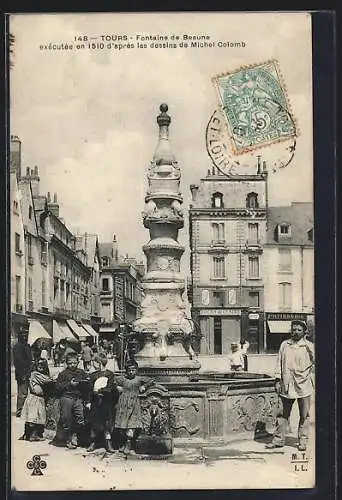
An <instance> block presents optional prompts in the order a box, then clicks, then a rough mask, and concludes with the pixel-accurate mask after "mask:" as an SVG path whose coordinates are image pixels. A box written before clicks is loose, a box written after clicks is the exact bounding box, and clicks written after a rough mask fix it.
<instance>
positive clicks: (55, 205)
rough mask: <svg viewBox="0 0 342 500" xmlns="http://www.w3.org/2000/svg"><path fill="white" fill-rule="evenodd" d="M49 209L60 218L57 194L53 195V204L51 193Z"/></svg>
mask: <svg viewBox="0 0 342 500" xmlns="http://www.w3.org/2000/svg"><path fill="white" fill-rule="evenodd" d="M48 209H49V210H50V212H51V213H53V215H54V216H55V217H59V205H58V202H57V193H54V195H53V202H52V203H51V197H50V193H48Z"/></svg>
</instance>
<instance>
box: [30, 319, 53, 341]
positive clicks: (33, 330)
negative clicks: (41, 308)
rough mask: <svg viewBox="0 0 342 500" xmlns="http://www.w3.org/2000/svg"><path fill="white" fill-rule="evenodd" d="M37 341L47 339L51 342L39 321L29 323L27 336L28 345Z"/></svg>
mask: <svg viewBox="0 0 342 500" xmlns="http://www.w3.org/2000/svg"><path fill="white" fill-rule="evenodd" d="M38 339H49V340H52V338H51V336H50V335H49V334H48V332H47V331H46V330H45V328H44V327H43V326H42V325H41V324H40V323H39V321H36V320H33V321H30V326H29V334H28V344H29V345H32V344H34V343H35V341H36V340H38Z"/></svg>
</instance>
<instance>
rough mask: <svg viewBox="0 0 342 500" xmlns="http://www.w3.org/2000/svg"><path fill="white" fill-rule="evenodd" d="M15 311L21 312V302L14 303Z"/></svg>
mask: <svg viewBox="0 0 342 500" xmlns="http://www.w3.org/2000/svg"><path fill="white" fill-rule="evenodd" d="M15 312H17V313H22V312H23V305H22V304H16V305H15Z"/></svg>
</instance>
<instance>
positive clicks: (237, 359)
mask: <svg viewBox="0 0 342 500" xmlns="http://www.w3.org/2000/svg"><path fill="white" fill-rule="evenodd" d="M230 348H231V352H230V354H229V363H230V369H231V371H232V372H241V371H243V367H244V359H243V354H242V351H241V349H240V344H239V343H238V342H232V343H231V344H230Z"/></svg>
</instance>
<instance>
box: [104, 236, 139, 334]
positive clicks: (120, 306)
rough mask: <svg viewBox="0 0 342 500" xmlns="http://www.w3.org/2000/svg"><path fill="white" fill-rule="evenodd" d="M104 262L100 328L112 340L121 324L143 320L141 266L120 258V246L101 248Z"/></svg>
mask: <svg viewBox="0 0 342 500" xmlns="http://www.w3.org/2000/svg"><path fill="white" fill-rule="evenodd" d="M99 252H100V260H101V288H100V302H101V321H102V323H101V328H100V333H102V334H103V336H109V337H113V335H114V333H115V331H116V329H117V328H118V326H119V325H120V324H123V323H132V322H133V321H134V320H135V319H137V318H139V317H140V303H141V299H142V286H141V280H142V277H143V275H144V266H143V264H142V263H140V264H138V263H137V261H136V260H135V259H133V258H129V257H128V256H126V257H122V256H119V252H118V242H117V239H116V236H115V235H114V237H113V241H112V243H100V244H99Z"/></svg>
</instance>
